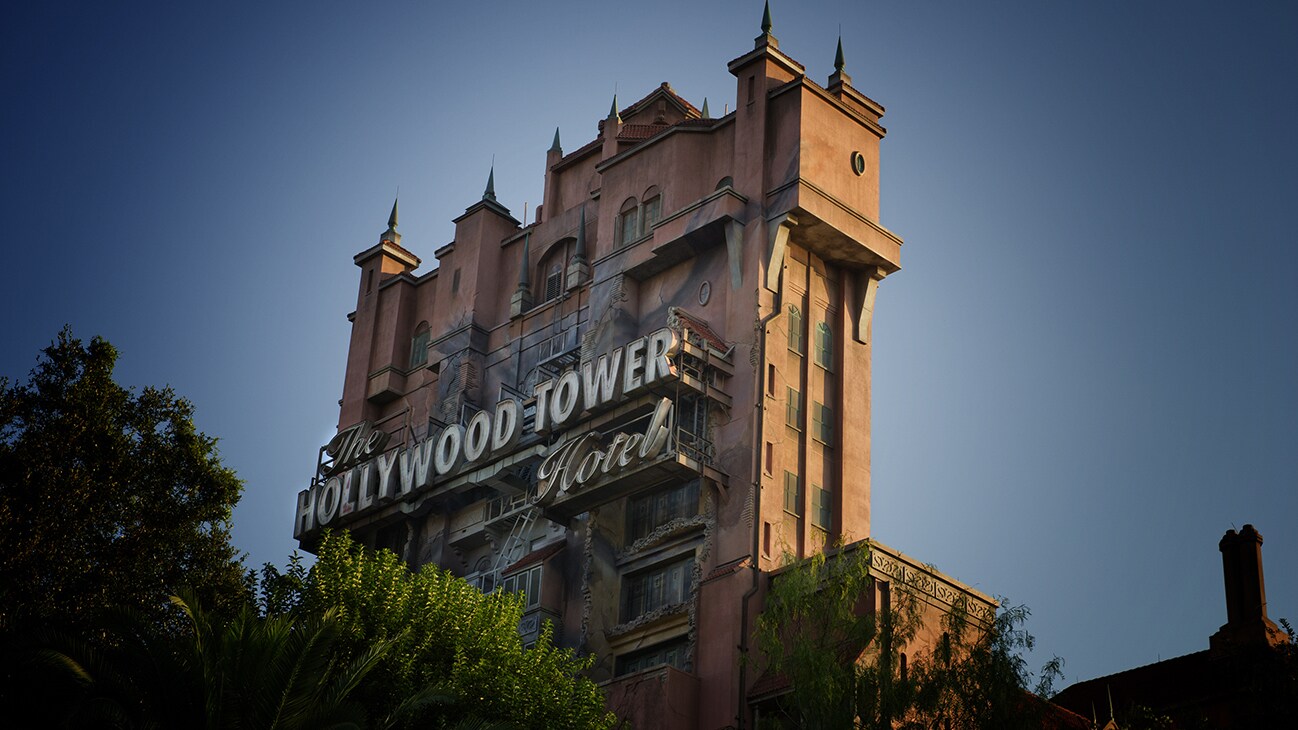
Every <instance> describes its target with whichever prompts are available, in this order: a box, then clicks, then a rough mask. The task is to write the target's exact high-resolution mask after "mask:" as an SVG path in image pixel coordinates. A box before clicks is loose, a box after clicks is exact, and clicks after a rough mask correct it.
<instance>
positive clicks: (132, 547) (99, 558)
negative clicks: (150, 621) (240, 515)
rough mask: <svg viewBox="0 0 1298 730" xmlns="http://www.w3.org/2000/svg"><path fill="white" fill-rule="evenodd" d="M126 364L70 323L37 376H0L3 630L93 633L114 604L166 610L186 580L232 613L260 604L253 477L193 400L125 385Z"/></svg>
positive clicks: (162, 613)
mask: <svg viewBox="0 0 1298 730" xmlns="http://www.w3.org/2000/svg"><path fill="white" fill-rule="evenodd" d="M116 361H117V350H116V349H115V348H114V347H113V346H112V345H111V344H109V343H108V342H107V341H105V340H104V339H102V338H99V337H96V338H94V339H93V340H91V341H90V342H89V343H88V344H83V343H82V342H81V341H80V340H78V339H75V338H74V337H73V336H72V333H71V330H70V329H68V328H65V329H64V330H63V331H62V332H60V333H59V335H58V338H57V340H56V341H55V342H54V343H53V344H51V345H50V347H48V348H46V349H45V350H44V351H43V353H42V355H41V357H40V358H39V359H38V361H37V364H36V367H35V369H33V370H32V371H31V374H30V376H29V378H28V380H27V382H25V383H16V382H11V381H10V380H9V379H8V378H0V634H4V633H5V632H8V633H10V635H13V634H14V633H15V632H27V631H29V630H30V628H31V627H32V626H43V627H57V628H59V629H61V630H64V631H70V632H73V633H80V634H82V635H85V636H93V634H94V633H95V631H96V629H97V624H98V622H99V621H100V617H101V614H102V613H103V611H104V610H105V609H106V608H108V607H110V606H112V607H127V608H132V609H134V610H138V611H141V612H143V613H144V614H146V615H149V616H153V617H156V618H157V619H158V620H162V619H163V617H164V616H166V615H167V598H168V596H169V595H171V594H172V593H173V592H174V591H176V590H177V589H178V588H179V587H180V586H182V585H189V586H194V587H195V588H196V590H197V594H198V596H199V598H200V599H202V601H203V602H204V604H205V605H208V606H213V607H215V608H218V609H222V610H225V609H231V610H232V609H233V607H235V606H237V605H238V604H240V603H242V602H243V601H244V600H246V593H247V591H246V588H245V587H244V581H243V575H242V573H243V569H242V566H241V564H240V561H239V558H238V555H237V553H236V551H235V549H234V548H233V547H232V546H231V544H230V532H229V530H230V519H231V510H232V509H233V507H234V504H235V502H236V501H238V499H239V493H240V490H241V489H242V484H241V483H240V481H239V479H238V478H237V477H236V476H235V474H234V472H233V471H231V470H230V469H227V468H226V467H224V466H222V464H221V461H220V459H219V458H218V455H217V451H216V440H215V439H213V438H210V437H208V436H205V435H204V434H202V433H200V432H199V431H198V430H197V429H196V428H195V427H194V422H193V415H194V409H193V406H192V405H191V404H190V403H189V402H188V401H186V400H185V399H184V398H180V397H178V396H177V395H176V394H175V393H174V392H173V391H172V390H171V389H170V388H154V387H146V388H144V389H142V390H140V391H139V392H135V391H133V390H130V389H127V388H124V387H122V386H121V385H119V384H117V383H116V382H115V381H114V380H113V367H114V364H115V363H116Z"/></svg>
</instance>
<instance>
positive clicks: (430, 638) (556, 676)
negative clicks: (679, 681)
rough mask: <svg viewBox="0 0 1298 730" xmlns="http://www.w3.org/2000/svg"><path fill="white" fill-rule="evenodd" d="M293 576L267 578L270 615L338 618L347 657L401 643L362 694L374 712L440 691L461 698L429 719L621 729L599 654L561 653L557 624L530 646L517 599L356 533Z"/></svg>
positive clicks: (333, 540)
mask: <svg viewBox="0 0 1298 730" xmlns="http://www.w3.org/2000/svg"><path fill="white" fill-rule="evenodd" d="M293 574H294V568H293V567H292V566H290V569H289V573H287V574H280V573H279V572H278V571H276V570H274V569H273V568H270V567H269V566H268V569H267V570H265V571H263V586H266V588H265V589H264V590H263V593H262V602H263V605H264V606H265V607H266V608H267V609H269V610H271V611H275V610H288V611H294V612H299V613H305V614H306V615H315V614H319V613H322V612H332V613H333V614H334V615H335V616H337V620H338V622H339V624H340V625H341V627H342V642H343V649H342V651H341V656H342V657H344V658H351V657H356V656H360V655H362V654H363V653H364V652H365V651H366V650H367V648H368V647H370V646H372V645H374V644H375V643H377V642H383V643H388V644H391V646H392V650H391V651H390V652H388V653H387V654H386V655H385V656H384V657H383V658H382V659H381V660H380V661H379V662H378V664H377V666H376V667H375V668H374V671H373V672H371V673H370V674H369V676H367V677H366V679H365V681H364V682H363V683H362V684H361V686H360V687H359V688H358V693H357V694H358V697H359V699H360V700H361V702H362V703H363V704H364V705H365V706H366V707H367V708H368V709H369V711H370V714H371V716H386V715H388V714H390V713H391V712H392V711H393V710H394V709H395V708H396V707H399V706H400V704H401V703H402V702H403V701H404V700H405V698H408V697H411V696H414V695H417V694H418V693H419V692H420V691H421V689H423V688H426V687H429V686H437V687H439V688H440V689H441V690H442V691H443V692H445V693H446V694H448V695H449V696H450V698H451V701H450V702H449V703H445V704H441V705H438V706H433V707H430V708H426V709H425V710H424V711H423V714H422V715H421V723H436V722H444V721H448V720H449V719H452V718H456V717H460V716H463V715H468V714H474V715H479V716H482V717H486V718H491V719H499V720H506V721H509V722H512V723H516V724H517V725H519V726H520V727H526V728H538V729H541V728H608V727H612V726H613V723H614V721H615V718H614V717H613V716H612V715H611V714H610V713H608V712H607V711H605V709H604V698H603V695H602V693H601V692H600V690H599V687H598V686H597V685H595V683H593V682H591V681H590V680H589V679H586V678H585V677H582V676H581V675H580V672H581V671H582V670H584V669H586V668H587V667H589V666H590V661H589V659H579V658H577V657H576V656H574V654H573V652H572V651H571V650H570V649H559V648H557V647H555V646H554V645H553V644H552V642H551V630H550V627H549V626H548V625H547V626H546V628H545V630H544V631H543V633H542V636H541V638H540V640H538V641H537V643H536V646H535V648H532V649H524V648H523V645H522V640H521V638H520V637H519V635H518V622H519V620H520V619H521V618H522V616H523V607H522V601H521V599H520V598H519V597H518V596H516V595H514V594H506V593H501V592H497V593H492V594H488V595H483V594H482V593H481V592H480V591H479V590H478V589H477V588H475V587H474V586H472V585H470V584H469V583H467V582H466V581H464V580H463V579H461V578H456V577H455V576H453V575H451V574H450V573H449V572H447V571H444V570H440V569H437V568H436V567H435V566H426V567H425V568H424V570H422V571H420V572H418V573H415V572H412V571H410V570H409V569H408V568H407V567H406V566H405V565H404V564H403V563H402V562H401V561H399V560H398V559H397V557H396V556H395V555H394V554H392V553H391V552H389V551H386V550H384V551H378V552H373V551H369V550H367V549H365V548H363V547H362V546H360V545H357V544H355V543H353V542H352V540H351V538H350V536H349V535H348V534H347V533H335V534H329V535H327V536H326V537H325V539H324V540H323V542H322V543H321V545H320V549H319V559H318V560H317V562H316V564H315V565H314V566H313V567H312V568H311V570H310V572H309V573H307V574H306V575H305V576H303V575H302V574H301V571H300V567H299V568H298V569H297V576H298V577H297V578H296V579H295V578H294V577H293ZM298 586H300V588H299V587H298Z"/></svg>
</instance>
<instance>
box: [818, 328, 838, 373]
mask: <svg viewBox="0 0 1298 730" xmlns="http://www.w3.org/2000/svg"><path fill="white" fill-rule="evenodd" d="M815 360H816V364H817V365H819V366H820V367H822V368H824V369H825V370H833V369H834V331H833V330H832V329H830V328H829V324H828V323H826V322H823V321H822V322H817V323H816V358H815Z"/></svg>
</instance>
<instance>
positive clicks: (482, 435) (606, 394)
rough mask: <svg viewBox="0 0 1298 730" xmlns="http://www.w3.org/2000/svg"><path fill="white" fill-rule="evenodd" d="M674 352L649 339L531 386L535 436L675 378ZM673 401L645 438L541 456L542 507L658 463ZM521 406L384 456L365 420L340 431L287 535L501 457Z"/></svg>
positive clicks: (583, 443)
mask: <svg viewBox="0 0 1298 730" xmlns="http://www.w3.org/2000/svg"><path fill="white" fill-rule="evenodd" d="M678 346H679V341H678V340H677V337H676V333H675V332H673V331H672V330H671V329H670V328H666V327H664V328H663V329H660V330H658V331H657V332H653V333H651V334H649V335H646V336H644V337H641V338H639V339H636V340H632V341H631V342H628V343H627V344H625V345H623V346H621V347H617V348H615V349H614V350H612V351H611V352H608V353H604V354H601V355H600V356H599V357H597V358H594V359H593V360H588V361H585V362H583V363H581V365H580V367H578V368H570V369H568V370H566V371H564V372H563V373H562V374H561V375H559V376H558V377H556V378H552V379H550V380H547V381H545V382H542V383H538V384H537V385H536V387H535V389H534V391H533V392H534V393H535V396H536V418H535V427H534V428H535V431H536V432H537V433H546V432H549V431H554V430H558V429H560V428H562V427H564V426H565V425H568V424H569V423H571V422H573V421H574V420H576V419H577V418H579V417H581V416H582V414H583V413H585V412H589V411H594V410H598V409H600V408H602V407H603V406H606V405H608V404H610V403H614V402H617V401H619V400H621V399H623V398H627V397H632V396H635V395H639V394H640V393H642V392H644V390H645V389H646V388H648V387H649V386H651V385H653V384H655V383H657V382H659V381H662V380H664V379H668V378H674V377H675V376H676V368H675V365H674V364H673V363H672V360H671V358H672V356H673V355H674V354H675V353H676V351H677V348H678ZM670 415H671V401H670V400H669V399H667V398H664V399H662V401H660V402H659V403H658V405H657V408H655V410H654V413H653V416H652V417H651V419H650V422H649V426H648V428H647V429H646V431H645V433H643V434H632V435H627V434H623V433H619V434H616V435H614V436H613V438H612V441H611V442H610V443H609V445H608V446H607V447H603V448H601V447H600V444H601V443H602V440H603V437H602V435H601V434H599V433H597V432H594V431H590V432H587V433H585V434H581V435H579V436H576V437H575V438H571V439H568V440H566V441H565V442H563V443H562V444H561V445H560V446H559V447H558V448H556V449H554V450H553V451H551V452H550V453H549V454H547V455H546V458H545V460H544V461H543V462H542V463H541V468H540V469H539V470H538V473H537V477H538V479H539V480H540V482H541V484H542V486H543V488H544V489H543V491H542V493H541V494H540V496H539V497H538V501H539V502H541V503H542V504H551V503H553V502H554V501H555V500H556V499H557V498H558V497H559V495H560V494H564V493H567V492H572V491H576V490H577V489H579V488H581V487H582V486H586V485H590V484H593V483H594V482H596V481H599V480H601V479H603V478H605V477H608V476H610V475H612V474H614V473H615V472H617V471H621V470H624V469H626V468H628V467H630V466H631V465H633V464H635V463H638V462H641V461H644V460H648V459H653V458H656V457H657V456H658V455H659V454H660V453H661V452H662V450H663V448H664V447H665V445H666V442H667V433H668V429H667V427H666V423H667V422H668V420H669V419H670ZM521 421H522V407H521V406H520V405H519V403H518V401H516V400H514V399H513V398H506V399H505V400H502V401H500V402H499V403H497V404H496V407H495V409H494V410H493V411H486V410H483V411H479V412H478V413H476V414H474V416H473V417H472V418H471V419H469V423H468V425H467V426H462V425H460V424H451V425H449V426H446V427H445V428H443V429H441V430H440V431H438V432H430V433H429V434H428V435H427V436H426V437H424V438H423V439H421V440H419V441H417V442H415V443H414V444H412V445H410V446H406V447H404V448H395V449H391V450H388V451H384V448H385V447H386V446H387V442H388V434H387V432H385V431H382V430H378V429H375V428H374V426H373V424H371V423H370V422H368V421H366V422H363V423H359V424H357V425H355V426H352V427H350V428H347V429H344V430H342V431H340V432H339V433H338V435H337V436H335V437H334V438H333V440H331V441H330V442H329V444H328V445H327V446H326V447H325V453H326V454H328V455H329V456H330V457H332V459H333V461H332V463H331V464H329V465H328V466H327V467H326V468H325V469H323V472H324V476H325V480H324V482H323V483H319V484H315V485H313V486H312V487H311V488H309V489H304V490H302V491H301V492H299V493H298V497H297V514H296V517H295V518H294V526H293V536H294V537H295V538H300V537H301V536H302V535H304V534H306V533H307V532H310V531H312V530H314V529H316V528H317V527H325V526H327V525H329V524H330V523H331V522H333V521H334V519H335V518H339V517H350V516H355V515H359V514H361V513H364V512H367V511H370V510H372V509H374V508H375V507H377V506H380V505H383V504H386V503H388V502H391V501H393V500H395V499H404V498H407V497H410V496H411V495H414V494H418V493H421V492H424V491H427V490H428V489H430V488H432V487H434V486H436V485H437V484H439V483H441V482H445V481H447V480H448V479H450V478H452V477H454V476H456V475H458V474H459V473H461V472H463V471H465V470H466V469H468V468H470V467H476V466H478V465H480V464H483V463H486V462H489V461H490V460H492V459H495V458H498V457H502V456H506V455H508V454H509V453H510V452H511V451H512V450H513V448H514V447H515V445H516V444H517V443H518V440H519V438H520V436H521V431H522V423H521Z"/></svg>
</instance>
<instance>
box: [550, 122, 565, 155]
mask: <svg viewBox="0 0 1298 730" xmlns="http://www.w3.org/2000/svg"><path fill="white" fill-rule="evenodd" d="M550 151H551V152H558V153H559V154H563V148H562V147H560V146H559V128H558V127H555V128H554V142H553V143H552V144H551V145H550Z"/></svg>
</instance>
